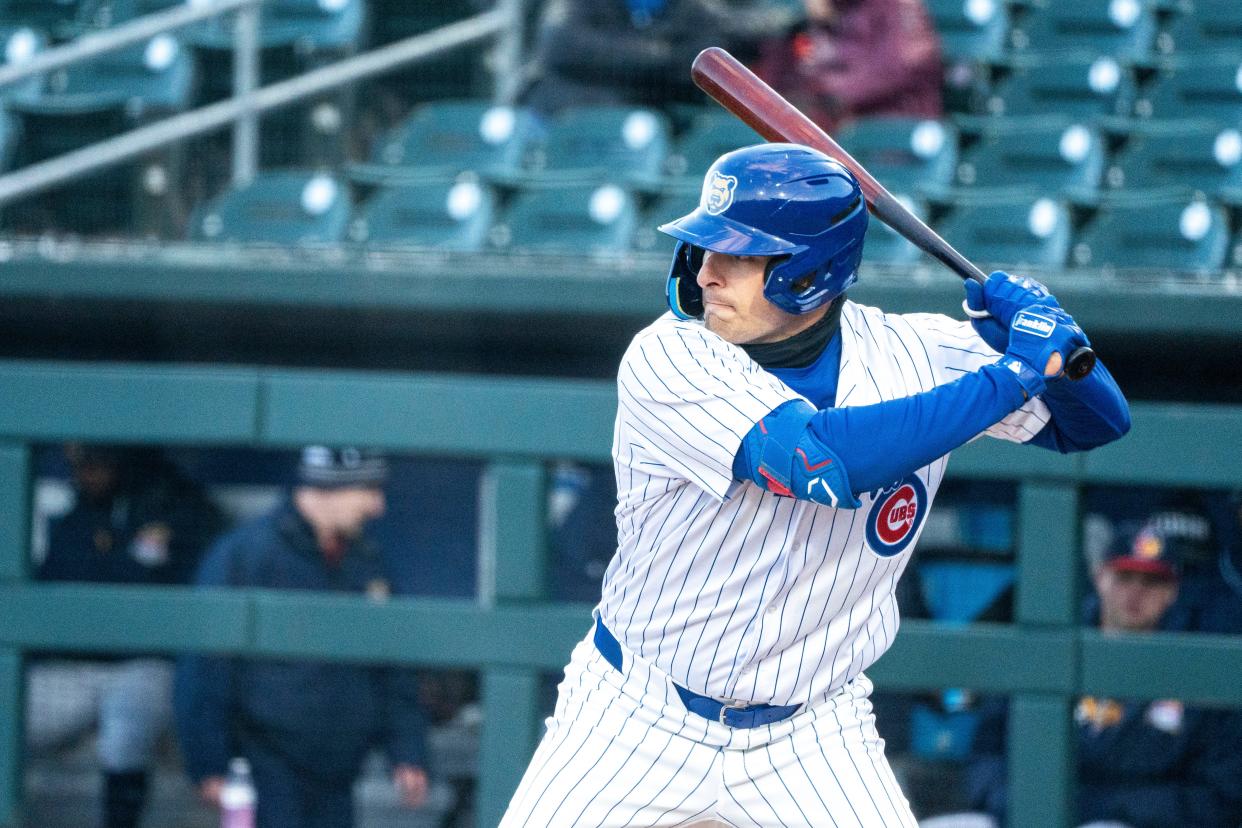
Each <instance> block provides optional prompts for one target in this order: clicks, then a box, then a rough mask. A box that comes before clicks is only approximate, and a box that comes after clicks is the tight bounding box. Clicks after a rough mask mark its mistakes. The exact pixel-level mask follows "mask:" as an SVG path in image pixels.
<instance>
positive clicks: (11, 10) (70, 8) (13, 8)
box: [0, 0, 81, 38]
mask: <svg viewBox="0 0 1242 828" xmlns="http://www.w3.org/2000/svg"><path fill="white" fill-rule="evenodd" d="M80 5H81V3H80V0H0V25H4V26H30V27H31V28H33V29H38V30H40V31H44V32H48V33H49V34H51V35H52V37H53V38H62V37H66V36H72V34H73V32H74V31H75V20H76V19H77V16H78V13H79V6H80Z"/></svg>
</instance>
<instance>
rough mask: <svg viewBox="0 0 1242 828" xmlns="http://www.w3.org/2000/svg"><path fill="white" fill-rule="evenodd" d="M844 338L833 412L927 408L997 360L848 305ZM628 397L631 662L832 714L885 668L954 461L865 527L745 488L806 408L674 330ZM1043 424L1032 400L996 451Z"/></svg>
mask: <svg viewBox="0 0 1242 828" xmlns="http://www.w3.org/2000/svg"><path fill="white" fill-rule="evenodd" d="M840 336H841V365H840V373H839V378H838V383H837V406H838V407H843V406H859V405H869V404H872V403H877V402H882V401H885V400H892V399H896V398H900V397H906V396H910V395H912V394H917V393H919V392H921V391H927V390H930V389H931V388H932V387H934V386H936V385H940V384H943V383H947V382H951V381H953V380H955V379H957V378H958V377H960V376H961V375H962V374H964V373H966V372H970V371H973V370H975V369H977V368H978V367H979V366H981V365H983V364H986V363H990V362H994V361H995V360H996V359H997V357H998V354H997V353H996V352H995V351H993V350H992V349H991V348H989V347H988V346H987V345H986V344H985V343H984V342H983V340H982V339H980V338H979V337H978V335H977V334H975V332H974V330H973V329H972V328H971V326H970V325H969V323H967V322H958V321H955V320H952V319H949V318H948V317H945V316H939V315H933V314H902V315H897V314H885V313H884V312H882V311H880V310H879V309H877V308H870V307H865V306H862V305H857V304H855V303H853V302H848V301H847V302H846V303H845V305H844V308H843V311H842V314H841V331H840ZM618 396H619V406H618V410H617V420H616V427H615V431H614V438H613V462H614V465H615V469H616V474H617V495H618V504H617V509H616V517H617V536H618V548H617V554H616V555H615V556H614V557H613V559H612V561H611V563H610V564H609V567H608V571H607V573H606V574H605V576H604V585H603V597H602V599H601V602H600V607H599V612H600V617H601V618H602V619H603V621H604V623H605V624H606V625H607V626H608V627H609V629H611V630H612V631H613V633H614V634H615V635H616V636H617V637H618V638H619V639H620V640H621V642H622V643H623V644H624V645H625V646H626V647H627V648H628V649H629V650H630V651H632V652H634V653H636V654H637V655H639V656H641V657H642V658H644V659H645V660H647V661H648V662H650V663H651V664H653V665H654V666H655V667H657V668H659V669H660V670H662V671H664V672H665V673H667V674H668V675H669V677H670V678H671V679H672V680H673V681H675V682H677V683H678V684H680V685H682V686H683V687H686V688H688V689H690V690H693V691H695V692H698V693H702V694H705V695H709V696H713V697H715V698H718V699H738V700H743V701H747V702H767V703H770V704H777V705H785V704H800V703H810V702H814V701H817V700H819V699H822V698H824V697H825V696H827V695H828V694H830V693H833V692H835V691H836V690H838V689H840V688H841V687H843V686H844V685H845V683H846V682H847V681H849V680H850V679H852V678H854V677H855V676H857V675H858V674H859V673H861V672H862V671H863V670H864V669H866V668H867V667H868V666H870V665H871V664H872V663H874V662H875V661H876V659H878V658H879V657H880V656H881V655H883V653H884V651H885V650H887V649H888V647H889V645H890V644H891V643H892V640H893V637H894V636H895V635H896V633H897V627H898V622H899V619H898V614H897V602H896V599H895V597H894V594H893V593H894V587H895V585H896V583H897V579H898V578H899V577H900V576H901V573H902V571H903V570H904V569H905V567H906V564H907V563H908V561H909V559H910V554H911V552H912V550H913V548H914V545H915V542H916V541H917V539H918V535H919V533H920V532H921V530H922V526H923V518H924V516H925V515H926V512H927V510H928V508H929V507H930V506H931V501H932V499H933V498H934V497H935V494H936V490H937V489H938V488H939V486H940V483H941V480H942V479H943V477H944V472H945V467H946V465H947V463H948V455H946V456H944V457H941V458H940V459H938V460H936V461H935V462H933V463H931V464H930V465H928V466H925V467H923V468H922V469H919V470H918V471H917V473H916V474H915V475H912V476H910V477H907V478H906V479H905V480H904V481H900V482H895V485H894V486H893V487H889V488H886V489H884V490H881V491H878V492H871V493H864V494H862V495H860V497H859V499H860V500H861V502H862V505H861V506H860V507H859V508H857V509H833V508H831V507H828V506H823V505H819V504H817V503H814V502H810V501H804V500H794V499H792V498H789V497H781V496H779V495H776V494H773V493H770V492H765V491H764V490H762V489H760V488H759V487H758V486H757V485H755V484H754V483H750V482H745V483H740V482H737V481H735V480H734V479H733V474H732V465H733V458H734V456H735V455H736V453H737V450H738V448H739V446H740V445H741V441H742V439H743V438H744V437H745V435H746V433H747V432H748V431H749V430H750V429H751V427H752V426H753V425H754V423H756V422H757V421H758V420H759V419H760V418H762V417H763V416H764V415H766V414H767V413H768V412H769V411H771V410H772V409H773V408H776V407H777V406H778V405H780V404H781V403H783V402H785V401H787V400H792V399H801V397H800V396H799V394H798V393H797V392H795V391H793V390H792V389H791V388H789V387H788V386H786V385H785V384H784V383H783V382H782V381H781V380H780V379H778V378H777V377H776V376H774V375H773V374H770V373H768V372H767V371H765V370H764V369H763V368H761V367H760V366H759V365H758V364H757V363H755V362H754V361H753V360H752V359H750V357H749V356H747V355H746V353H745V352H744V351H743V350H742V349H741V348H739V347H737V346H735V345H732V344H730V343H728V342H726V341H725V340H723V339H721V338H720V337H718V336H716V335H715V334H713V333H711V332H709V331H708V330H707V329H706V328H704V326H703V325H702V323H700V322H686V321H680V320H678V319H676V318H675V317H674V316H673V315H672V314H665V315H664V316H663V317H661V318H660V319H659V320H657V321H656V322H655V323H653V324H652V325H650V326H649V327H647V328H646V329H645V330H643V331H642V332H640V333H639V334H638V335H637V336H636V337H635V338H634V340H633V342H632V343H631V345H630V347H629V349H628V350H627V351H626V353H625V356H624V358H623V359H622V362H621V367H620V370H619V371H618ZM1048 419H1049V413H1048V409H1047V407H1046V406H1045V405H1044V403H1043V401H1042V400H1039V399H1034V400H1031V401H1030V402H1028V403H1027V404H1026V405H1025V406H1023V408H1021V409H1019V410H1018V411H1015V412H1014V413H1012V414H1010V415H1009V416H1008V417H1006V418H1005V419H1004V420H1002V421H1001V422H1000V423H998V424H996V425H995V426H993V427H992V428H990V429H988V431H987V432H986V433H988V434H990V435H991V436H994V437H999V438H1002V439H1007V440H1013V441H1015V442H1025V441H1026V440H1029V439H1030V438H1031V437H1033V436H1034V435H1035V433H1036V432H1038V431H1039V429H1041V428H1042V427H1043V426H1044V424H1045V423H1046V422H1047V421H1048ZM883 450H884V447H883V446H877V447H876V451H883Z"/></svg>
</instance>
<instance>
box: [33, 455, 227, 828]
mask: <svg viewBox="0 0 1242 828" xmlns="http://www.w3.org/2000/svg"><path fill="white" fill-rule="evenodd" d="M65 453H66V457H67V459H68V460H69V463H70V467H71V469H72V474H73V488H74V494H75V502H74V504H73V507H72V508H71V509H70V510H69V512H68V513H67V514H65V515H64V516H62V517H60V518H57V519H54V520H53V521H51V523H50V525H49V527H48V548H47V556H46V557H45V558H44V559H43V560H42V561H41V562H40V563H39V564H38V565H37V566H36V568H35V572H34V576H35V578H36V579H37V580H40V581H84V582H92V583H108V584H177V583H184V582H186V581H187V580H188V579H189V577H190V575H191V574H192V573H193V571H194V568H195V566H196V565H197V562H198V558H199V554H200V552H201V551H202V550H203V549H204V548H205V547H206V546H207V544H208V543H210V541H211V539H212V538H213V537H214V536H215V534H216V533H217V532H219V531H220V530H221V529H222V528H223V521H222V519H221V515H220V512H219V510H218V509H217V508H216V507H215V505H214V504H213V503H212V502H211V500H210V499H209V498H208V497H207V496H206V495H205V494H204V492H203V490H202V488H201V487H199V486H198V485H196V484H195V483H193V482H192V481H190V480H189V479H187V478H186V477H184V476H183V475H182V474H180V473H179V472H178V471H177V470H176V469H175V467H173V466H172V464H170V463H169V462H167V460H166V459H165V458H164V457H163V455H162V454H161V453H160V452H159V451H158V450H156V449H145V448H130V447H125V446H82V445H70V446H67V447H66V448H65ZM74 656H75V654H72V653H70V654H54V655H53V654H49V655H46V656H42V657H39V658H37V659H36V660H35V661H34V662H33V663H32V664H31V665H30V667H29V669H28V670H27V690H26V698H27V703H28V712H27V718H26V725H27V737H28V741H29V744H30V747H31V749H32V750H35V751H41V750H47V749H50V748H53V747H57V746H62V745H65V744H68V743H70V742H73V741H76V740H78V739H80V738H81V737H82V736H83V735H85V734H86V733H87V732H89V731H91V730H92V729H94V728H96V727H97V728H98V744H97V749H98V754H99V761H100V764H101V766H102V768H103V774H104V784H103V814H102V818H101V823H102V824H103V825H104V826H108V828H132V826H136V825H137V824H138V821H139V819H140V818H141V815H142V811H143V807H144V805H145V802H146V798H147V788H148V782H149V774H150V770H151V766H152V764H153V761H154V759H155V754H156V747H157V743H158V740H159V737H160V735H161V734H162V733H164V732H165V731H166V730H167V728H168V725H169V724H170V723H171V719H172V680H173V668H172V663H171V661H170V660H167V659H163V658H158V657H154V656H142V657H135V656H130V655H120V654H118V655H115V656H112V657H101V656H99V655H91V656H89V657H82V656H77V657H74Z"/></svg>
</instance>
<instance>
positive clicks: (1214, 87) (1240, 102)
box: [1134, 50, 1242, 125]
mask: <svg viewBox="0 0 1242 828" xmlns="http://www.w3.org/2000/svg"><path fill="white" fill-rule="evenodd" d="M1239 78H1242V50H1239V51H1238V52H1236V53H1234V54H1232V55H1204V56H1196V57H1176V58H1172V59H1170V60H1167V61H1164V62H1163V63H1162V64H1161V66H1160V68H1159V71H1158V72H1157V73H1156V77H1155V78H1153V79H1152V80H1151V81H1150V82H1149V83H1148V84H1147V85H1146V86H1145V87H1144V90H1143V94H1142V95H1141V96H1140V97H1139V99H1138V101H1137V102H1136V103H1135V107H1134V109H1135V112H1136V113H1137V114H1138V115H1139V116H1140V117H1143V118H1151V119H1153V120H1178V119H1202V120H1211V121H1219V122H1221V123H1224V124H1234V125H1236V124H1238V123H1242V83H1239Z"/></svg>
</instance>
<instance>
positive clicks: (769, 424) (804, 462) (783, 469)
mask: <svg viewBox="0 0 1242 828" xmlns="http://www.w3.org/2000/svg"><path fill="white" fill-rule="evenodd" d="M815 413H816V411H815V409H814V408H813V407H812V406H810V405H809V404H807V403H806V402H803V401H802V400H790V401H789V402H787V403H784V404H782V405H779V406H777V407H776V408H775V409H773V410H772V412H771V413H769V414H768V415H767V416H765V417H764V418H763V419H761V420H760V421H759V422H757V423H755V425H754V427H753V428H751V430H750V431H749V432H748V433H747V434H746V437H745V438H744V439H743V440H742V446H741V448H740V449H739V450H738V453H737V456H736V457H735V458H734V461H733V476H734V477H735V478H737V479H738V480H751V481H754V482H755V483H756V484H758V485H759V487H760V488H762V489H764V490H766V491H769V492H772V493H774V494H778V495H784V496H785V497H794V498H797V499H799V500H811V501H814V502H816V503H822V504H824V505H825V506H832V507H833V508H837V509H857V508H858V507H859V505H861V504H860V503H859V501H858V499H857V498H855V497H854V495H853V494H852V493H851V492H850V486H849V479H848V476H847V474H846V471H845V466H844V465H843V464H842V463H841V460H840V458H838V457H837V456H836V454H835V453H833V451H832V450H831V449H829V448H828V447H827V446H825V445H824V444H823V443H822V442H821V441H820V440H818V439H816V437H815V435H814V433H813V432H812V431H811V430H810V429H808V428H807V423H808V422H810V420H811V417H813V416H814V415H815Z"/></svg>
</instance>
